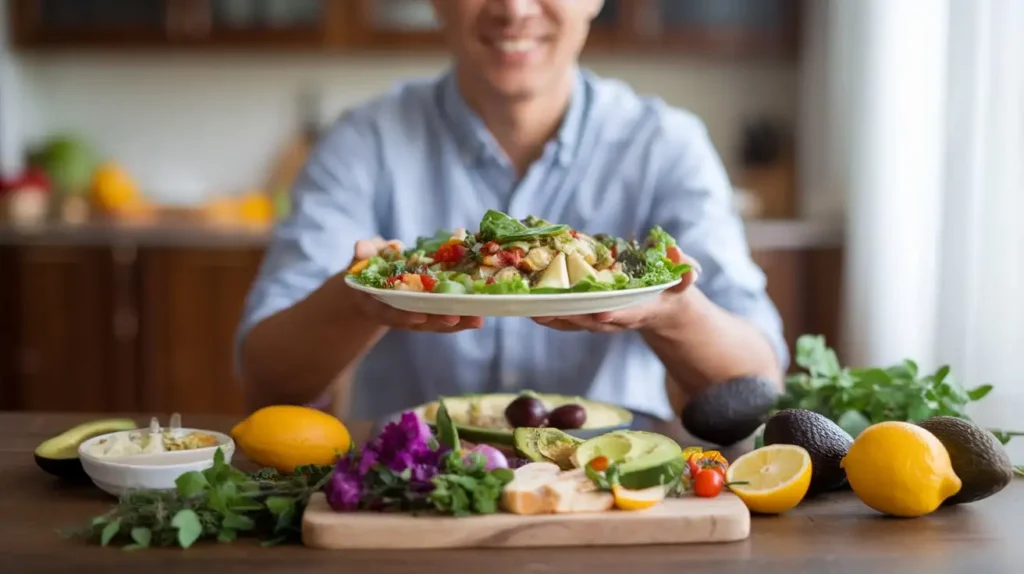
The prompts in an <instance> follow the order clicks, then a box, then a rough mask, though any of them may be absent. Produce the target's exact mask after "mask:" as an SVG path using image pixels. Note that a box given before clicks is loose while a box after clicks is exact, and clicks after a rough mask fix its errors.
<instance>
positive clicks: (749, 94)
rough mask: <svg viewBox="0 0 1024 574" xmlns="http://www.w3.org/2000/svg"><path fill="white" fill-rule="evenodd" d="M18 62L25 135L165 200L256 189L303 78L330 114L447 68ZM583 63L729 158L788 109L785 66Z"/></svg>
mask: <svg viewBox="0 0 1024 574" xmlns="http://www.w3.org/2000/svg"><path fill="white" fill-rule="evenodd" d="M20 63H21V67H22V75H23V88H24V92H25V94H26V97H25V99H26V100H27V101H26V102H25V103H26V105H25V106H24V109H22V110H20V111H19V113H18V115H19V120H21V121H20V122H19V123H20V128H19V132H20V134H21V135H22V137H23V138H24V139H25V140H27V141H37V140H38V139H39V138H41V137H43V136H45V135H46V134H48V133H52V132H55V131H64V130H72V131H75V132H78V133H80V134H82V135H83V136H85V137H86V138H88V139H89V140H91V141H92V142H94V144H95V145H96V146H98V147H99V149H100V150H101V151H102V152H103V153H104V154H106V155H107V156H109V157H112V158H116V159H117V160H118V161H120V162H121V163H122V164H124V165H125V166H126V167H127V168H128V169H129V170H131V171H132V172H133V173H134V174H135V176H136V177H137V178H138V179H139V180H140V182H141V183H142V185H143V186H144V187H145V188H146V190H147V193H150V194H152V195H153V196H154V197H157V198H161V199H164V200H169V201H175V200H180V201H189V200H191V199H193V198H196V199H198V196H201V195H202V194H203V193H206V192H208V191H214V192H228V193H230V192H232V191H235V190H238V189H241V188H245V187H248V186H253V185H259V184H260V183H261V182H262V179H263V177H264V175H265V173H266V170H267V169H268V164H269V162H270V161H271V160H272V158H273V157H274V154H275V152H276V151H277V150H278V149H279V148H280V147H281V146H282V145H283V144H284V143H285V141H286V140H287V138H288V137H289V135H290V134H291V133H292V130H294V129H295V127H296V122H297V111H296V107H297V106H296V97H297V96H298V94H299V92H300V91H301V90H302V89H303V87H304V86H306V85H311V84H312V85H316V86H319V87H320V88H321V89H322V90H323V93H324V112H325V113H324V115H325V117H324V120H328V119H330V117H332V116H334V115H335V114H337V113H338V112H339V111H340V110H341V109H343V108H344V107H346V106H351V105H353V104H356V103H358V102H360V101H362V100H365V99H367V98H370V97H372V96H373V95H374V94H376V93H378V92H379V91H381V90H384V89H386V88H387V87H389V86H390V85H392V84H393V83H394V82H395V81H397V80H399V79H401V78H403V77H408V76H429V75H433V74H435V73H437V72H438V71H440V70H441V69H443V67H444V66H445V61H444V60H443V59H442V58H441V57H438V56H423V55H419V56H415V55H413V56H410V55H401V56H399V55H390V56H383V55H380V56H363V57H358V58H356V57H325V56H297V55H290V56H272V57H266V56H217V57H208V56H202V57H200V56H167V55H161V56H143V55H116V56H115V55H102V56H101V55H91V56H70V55H60V56H57V55H46V56H43V55H33V56H25V57H21V58H20ZM585 64H586V65H588V66H589V67H591V68H592V69H594V70H595V71H597V72H598V73H601V74H604V75H609V76H616V77H620V78H623V79H625V80H626V81H628V82H630V83H631V84H632V85H633V86H634V87H635V88H636V89H637V90H639V91H641V92H644V93H651V94H657V95H659V96H661V97H663V98H664V99H665V100H666V101H668V102H669V103H671V104H675V105H679V106H684V107H687V108H690V109H691V110H693V111H694V112H696V113H698V114H700V115H701V116H703V117H704V119H705V121H706V122H707V124H708V126H709V129H710V131H711V135H712V138H713V140H714V142H715V144H716V146H718V149H719V152H720V153H721V154H722V155H723V156H724V158H725V160H726V162H727V163H730V164H731V163H732V162H733V161H734V158H735V155H736V152H737V145H738V138H739V136H740V131H741V127H742V123H743V121H744V119H745V118H746V117H748V116H750V115H754V114H760V113H767V114H771V115H773V116H777V117H781V118H783V119H786V120H790V121H795V118H796V117H797V100H798V98H797V91H798V76H799V72H798V66H796V65H795V64H783V63H757V64H755V63H724V64H723V63H716V64H711V63H701V62H684V61H672V60H670V59H662V60H657V61H656V60H653V59H651V58H646V59H643V60H640V59H635V58H624V57H619V58H601V59H594V58H591V59H588V60H587V61H585ZM0 121H3V118H0Z"/></svg>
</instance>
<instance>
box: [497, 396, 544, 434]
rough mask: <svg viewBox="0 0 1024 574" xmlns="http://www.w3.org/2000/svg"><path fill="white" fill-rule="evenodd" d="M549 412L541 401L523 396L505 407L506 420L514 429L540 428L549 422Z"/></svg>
mask: <svg viewBox="0 0 1024 574" xmlns="http://www.w3.org/2000/svg"><path fill="white" fill-rule="evenodd" d="M547 418H548V410H547V409H546V408H544V403H542V402H540V399H538V398H536V397H531V396H529V395H523V396H521V397H518V398H517V399H516V400H514V401H512V402H511V403H509V404H508V406H507V407H505V420H507V421H508V424H510V425H512V426H513V427H516V428H519V427H540V426H544V423H546V422H547Z"/></svg>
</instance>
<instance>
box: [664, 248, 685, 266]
mask: <svg viewBox="0 0 1024 574" xmlns="http://www.w3.org/2000/svg"><path fill="white" fill-rule="evenodd" d="M665 255H666V256H667V257H668V258H669V259H671V260H672V263H675V264H676V265H679V264H680V263H682V262H683V250H682V249H680V248H679V246H677V245H670V246H668V247H667V248H665Z"/></svg>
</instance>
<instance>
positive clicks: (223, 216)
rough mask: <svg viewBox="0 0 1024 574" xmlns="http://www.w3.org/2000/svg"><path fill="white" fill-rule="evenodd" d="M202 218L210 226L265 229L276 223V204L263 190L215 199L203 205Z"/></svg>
mask: <svg viewBox="0 0 1024 574" xmlns="http://www.w3.org/2000/svg"><path fill="white" fill-rule="evenodd" d="M201 211H202V218H203V220H204V221H205V222H206V223H208V224H214V225H233V226H242V227H251V228H264V227H268V226H270V225H272V224H273V223H274V218H275V213H274V203H273V200H272V199H271V197H270V196H269V195H267V194H266V193H264V192H263V191H262V190H249V191H247V192H246V193H244V194H241V195H237V196H220V197H214V198H212V199H210V200H209V201H207V202H206V203H204V204H203V206H202V208H201Z"/></svg>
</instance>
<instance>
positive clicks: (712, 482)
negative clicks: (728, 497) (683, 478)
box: [693, 468, 725, 498]
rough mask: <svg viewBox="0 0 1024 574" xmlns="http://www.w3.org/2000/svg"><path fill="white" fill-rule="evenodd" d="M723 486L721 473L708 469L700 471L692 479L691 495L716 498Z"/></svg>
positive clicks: (723, 481) (723, 479) (723, 480)
mask: <svg viewBox="0 0 1024 574" xmlns="http://www.w3.org/2000/svg"><path fill="white" fill-rule="evenodd" d="M723 486H725V478H724V477H723V476H722V473H720V472H718V471H716V470H714V469H710V468H705V469H701V470H700V471H698V472H697V475H696V476H695V477H694V479H693V493H694V494H696V495H697V496H700V497H702V498H714V497H716V496H718V495H719V494H721V492H722V487H723Z"/></svg>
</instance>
